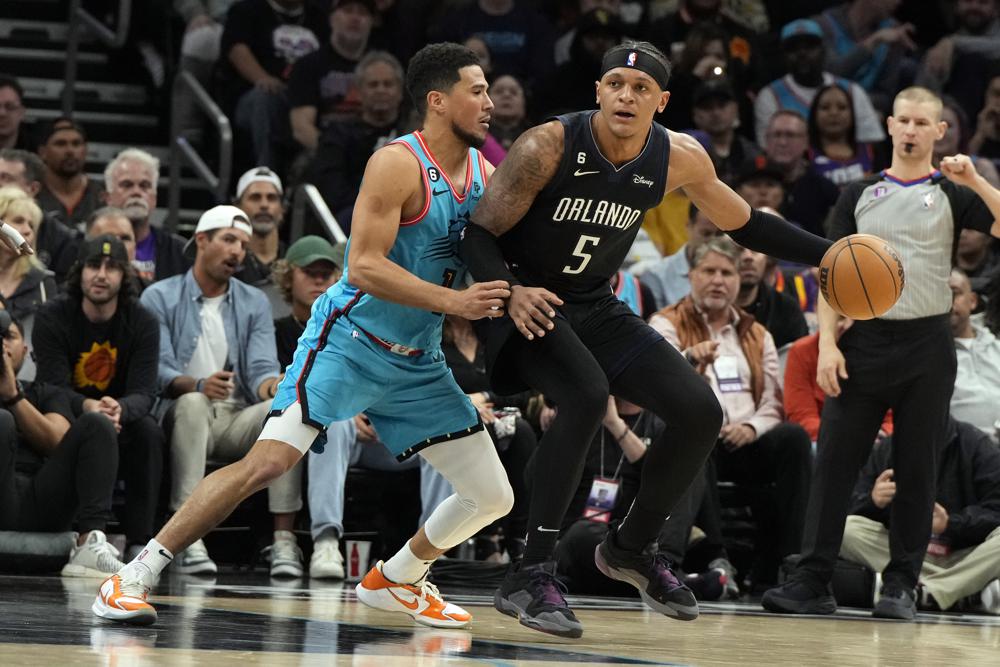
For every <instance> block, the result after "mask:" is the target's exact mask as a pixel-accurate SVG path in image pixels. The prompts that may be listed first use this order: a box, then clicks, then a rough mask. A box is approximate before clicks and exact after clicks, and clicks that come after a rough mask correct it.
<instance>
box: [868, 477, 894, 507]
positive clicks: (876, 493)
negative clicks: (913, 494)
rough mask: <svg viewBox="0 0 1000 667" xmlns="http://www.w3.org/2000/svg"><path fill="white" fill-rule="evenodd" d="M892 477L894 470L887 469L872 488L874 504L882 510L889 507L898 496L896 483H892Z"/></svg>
mask: <svg viewBox="0 0 1000 667" xmlns="http://www.w3.org/2000/svg"><path fill="white" fill-rule="evenodd" d="M892 475H893V472H892V468H886V469H885V470H883V471H882V474H881V475H879V476H878V478H877V479H876V480H875V485H874V486H873V487H872V494H871V495H872V503H874V504H875V507H877V508H879V509H880V510H881V509H885V508H886V507H888V506H889V503H891V502H892V499H893V498H894V497H895V496H896V482H894V481H892Z"/></svg>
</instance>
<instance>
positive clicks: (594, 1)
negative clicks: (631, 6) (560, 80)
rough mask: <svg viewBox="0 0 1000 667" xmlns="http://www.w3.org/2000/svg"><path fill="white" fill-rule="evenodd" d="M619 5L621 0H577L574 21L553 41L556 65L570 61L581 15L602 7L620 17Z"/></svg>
mask: <svg viewBox="0 0 1000 667" xmlns="http://www.w3.org/2000/svg"><path fill="white" fill-rule="evenodd" d="M621 6H622V2H621V0H579V2H578V3H577V7H576V21H575V23H574V24H573V25H571V26H570V28H569V30H567V31H566V32H564V33H563V34H562V35H561V36H560V37H559V39H557V40H556V41H555V45H554V49H555V64H556V67H560V66H562V65H565V64H566V63H568V62H569V61H570V59H571V56H570V51H571V50H572V48H573V42H574V41H576V36H577V35H578V34H579V32H580V28H579V22H580V19H581V17H583V16H584V15H585V14H589V13H590V12H592V11H594V10H595V9H603V10H604V11H605V12H607V13H608V14H610V15H613V16H616V17H620V15H621Z"/></svg>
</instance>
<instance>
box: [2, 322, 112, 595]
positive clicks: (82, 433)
mask: <svg viewBox="0 0 1000 667" xmlns="http://www.w3.org/2000/svg"><path fill="white" fill-rule="evenodd" d="M0 327H4V328H3V329H0V331H2V332H3V334H2V337H3V355H2V356H0V365H2V372H0V405H2V406H3V409H2V410H0V530H20V531H32V532H56V531H64V530H69V529H70V528H72V527H74V524H75V527H76V530H77V531H78V532H79V533H80V536H79V537H78V538H77V541H76V547H74V548H73V550H72V552H71V553H70V558H69V562H68V563H66V565H65V566H64V567H63V570H62V573H63V576H67V577H81V576H96V577H107V576H109V575H110V574H112V573H114V572H116V571H117V570H118V569H119V568H121V567H122V563H121V561H119V560H118V556H119V555H120V554H119V552H118V550H117V549H115V548H114V547H113V546H111V544H109V543H108V541H107V537H106V536H105V534H104V529H105V527H106V526H107V520H108V517H109V516H110V514H111V493H112V490H113V489H114V484H115V469H116V468H117V466H118V450H117V448H116V447H115V446H114V442H115V440H114V438H115V429H114V427H113V426H112V425H111V422H110V421H109V420H108V419H106V418H104V417H103V416H101V415H97V414H88V415H84V416H82V417H80V418H79V419H77V420H75V421H74V419H73V409H72V407H71V406H70V402H69V397H68V396H66V394H65V393H63V392H62V391H61V390H59V389H57V388H55V387H50V386H47V385H44V384H41V383H37V382H25V383H23V384H22V383H20V382H18V381H17V379H16V377H17V375H18V374H19V373H20V371H21V364H22V363H24V359H25V357H27V356H28V346H27V345H26V344H25V342H24V330H23V328H22V327H21V325H20V323H19V322H18V321H17V320H16V319H14V320H12V319H11V317H10V314H9V313H8V312H7V311H0Z"/></svg>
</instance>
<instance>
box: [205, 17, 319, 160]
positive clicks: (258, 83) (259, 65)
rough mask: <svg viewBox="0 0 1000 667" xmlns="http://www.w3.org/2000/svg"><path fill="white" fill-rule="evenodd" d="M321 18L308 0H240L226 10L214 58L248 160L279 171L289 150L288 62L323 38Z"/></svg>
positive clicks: (289, 66)
mask: <svg viewBox="0 0 1000 667" xmlns="http://www.w3.org/2000/svg"><path fill="white" fill-rule="evenodd" d="M327 30H328V28H327V18H326V15H325V13H324V11H323V10H322V9H320V8H319V7H318V6H316V5H314V4H313V3H312V1H311V0H282V2H280V3H279V2H273V1H270V0H240V2H237V3H235V4H234V5H233V6H232V7H230V9H229V14H228V15H227V17H226V27H225V29H224V30H223V32H222V45H221V47H220V57H222V58H223V59H224V62H225V63H226V66H225V67H224V68H223V78H224V80H225V83H226V88H227V90H226V98H227V104H226V105H225V106H226V107H228V108H233V107H235V110H234V111H233V114H232V115H233V119H234V121H235V125H236V127H237V128H239V129H240V130H242V131H243V132H245V133H246V134H247V136H248V137H249V143H250V152H251V158H252V160H253V164H260V165H266V166H268V167H270V168H271V169H275V170H276V171H279V172H280V171H281V167H282V166H283V164H284V161H285V157H286V155H285V154H286V153H287V152H288V151H289V149H290V148H291V141H292V136H291V134H292V133H291V127H290V125H289V116H288V113H289V107H288V100H287V98H286V97H285V87H286V84H287V82H288V78H289V76H290V75H291V71H292V66H293V65H294V64H295V62H296V61H297V60H299V58H301V57H303V56H305V55H307V54H309V53H312V52H313V51H315V50H316V49H318V48H319V45H320V44H322V43H324V42H325V41H326V38H327Z"/></svg>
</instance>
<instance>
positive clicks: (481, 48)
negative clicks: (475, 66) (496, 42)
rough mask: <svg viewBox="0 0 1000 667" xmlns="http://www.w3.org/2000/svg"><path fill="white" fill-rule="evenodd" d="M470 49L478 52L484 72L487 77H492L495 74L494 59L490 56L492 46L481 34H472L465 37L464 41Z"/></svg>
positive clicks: (477, 55)
mask: <svg viewBox="0 0 1000 667" xmlns="http://www.w3.org/2000/svg"><path fill="white" fill-rule="evenodd" d="M462 44H463V45H464V46H466V47H467V48H468V49H469V50H470V51H472V52H473V53H475V54H476V57H477V58H479V65H480V67H482V68H483V74H485V75H486V76H487V78H489V77H491V76H492V74H493V59H492V57H490V47H488V46H486V42H484V41H483V38H482V37H480V36H479V35H470V36H469V37H466V38H465V41H464V42H462Z"/></svg>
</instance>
